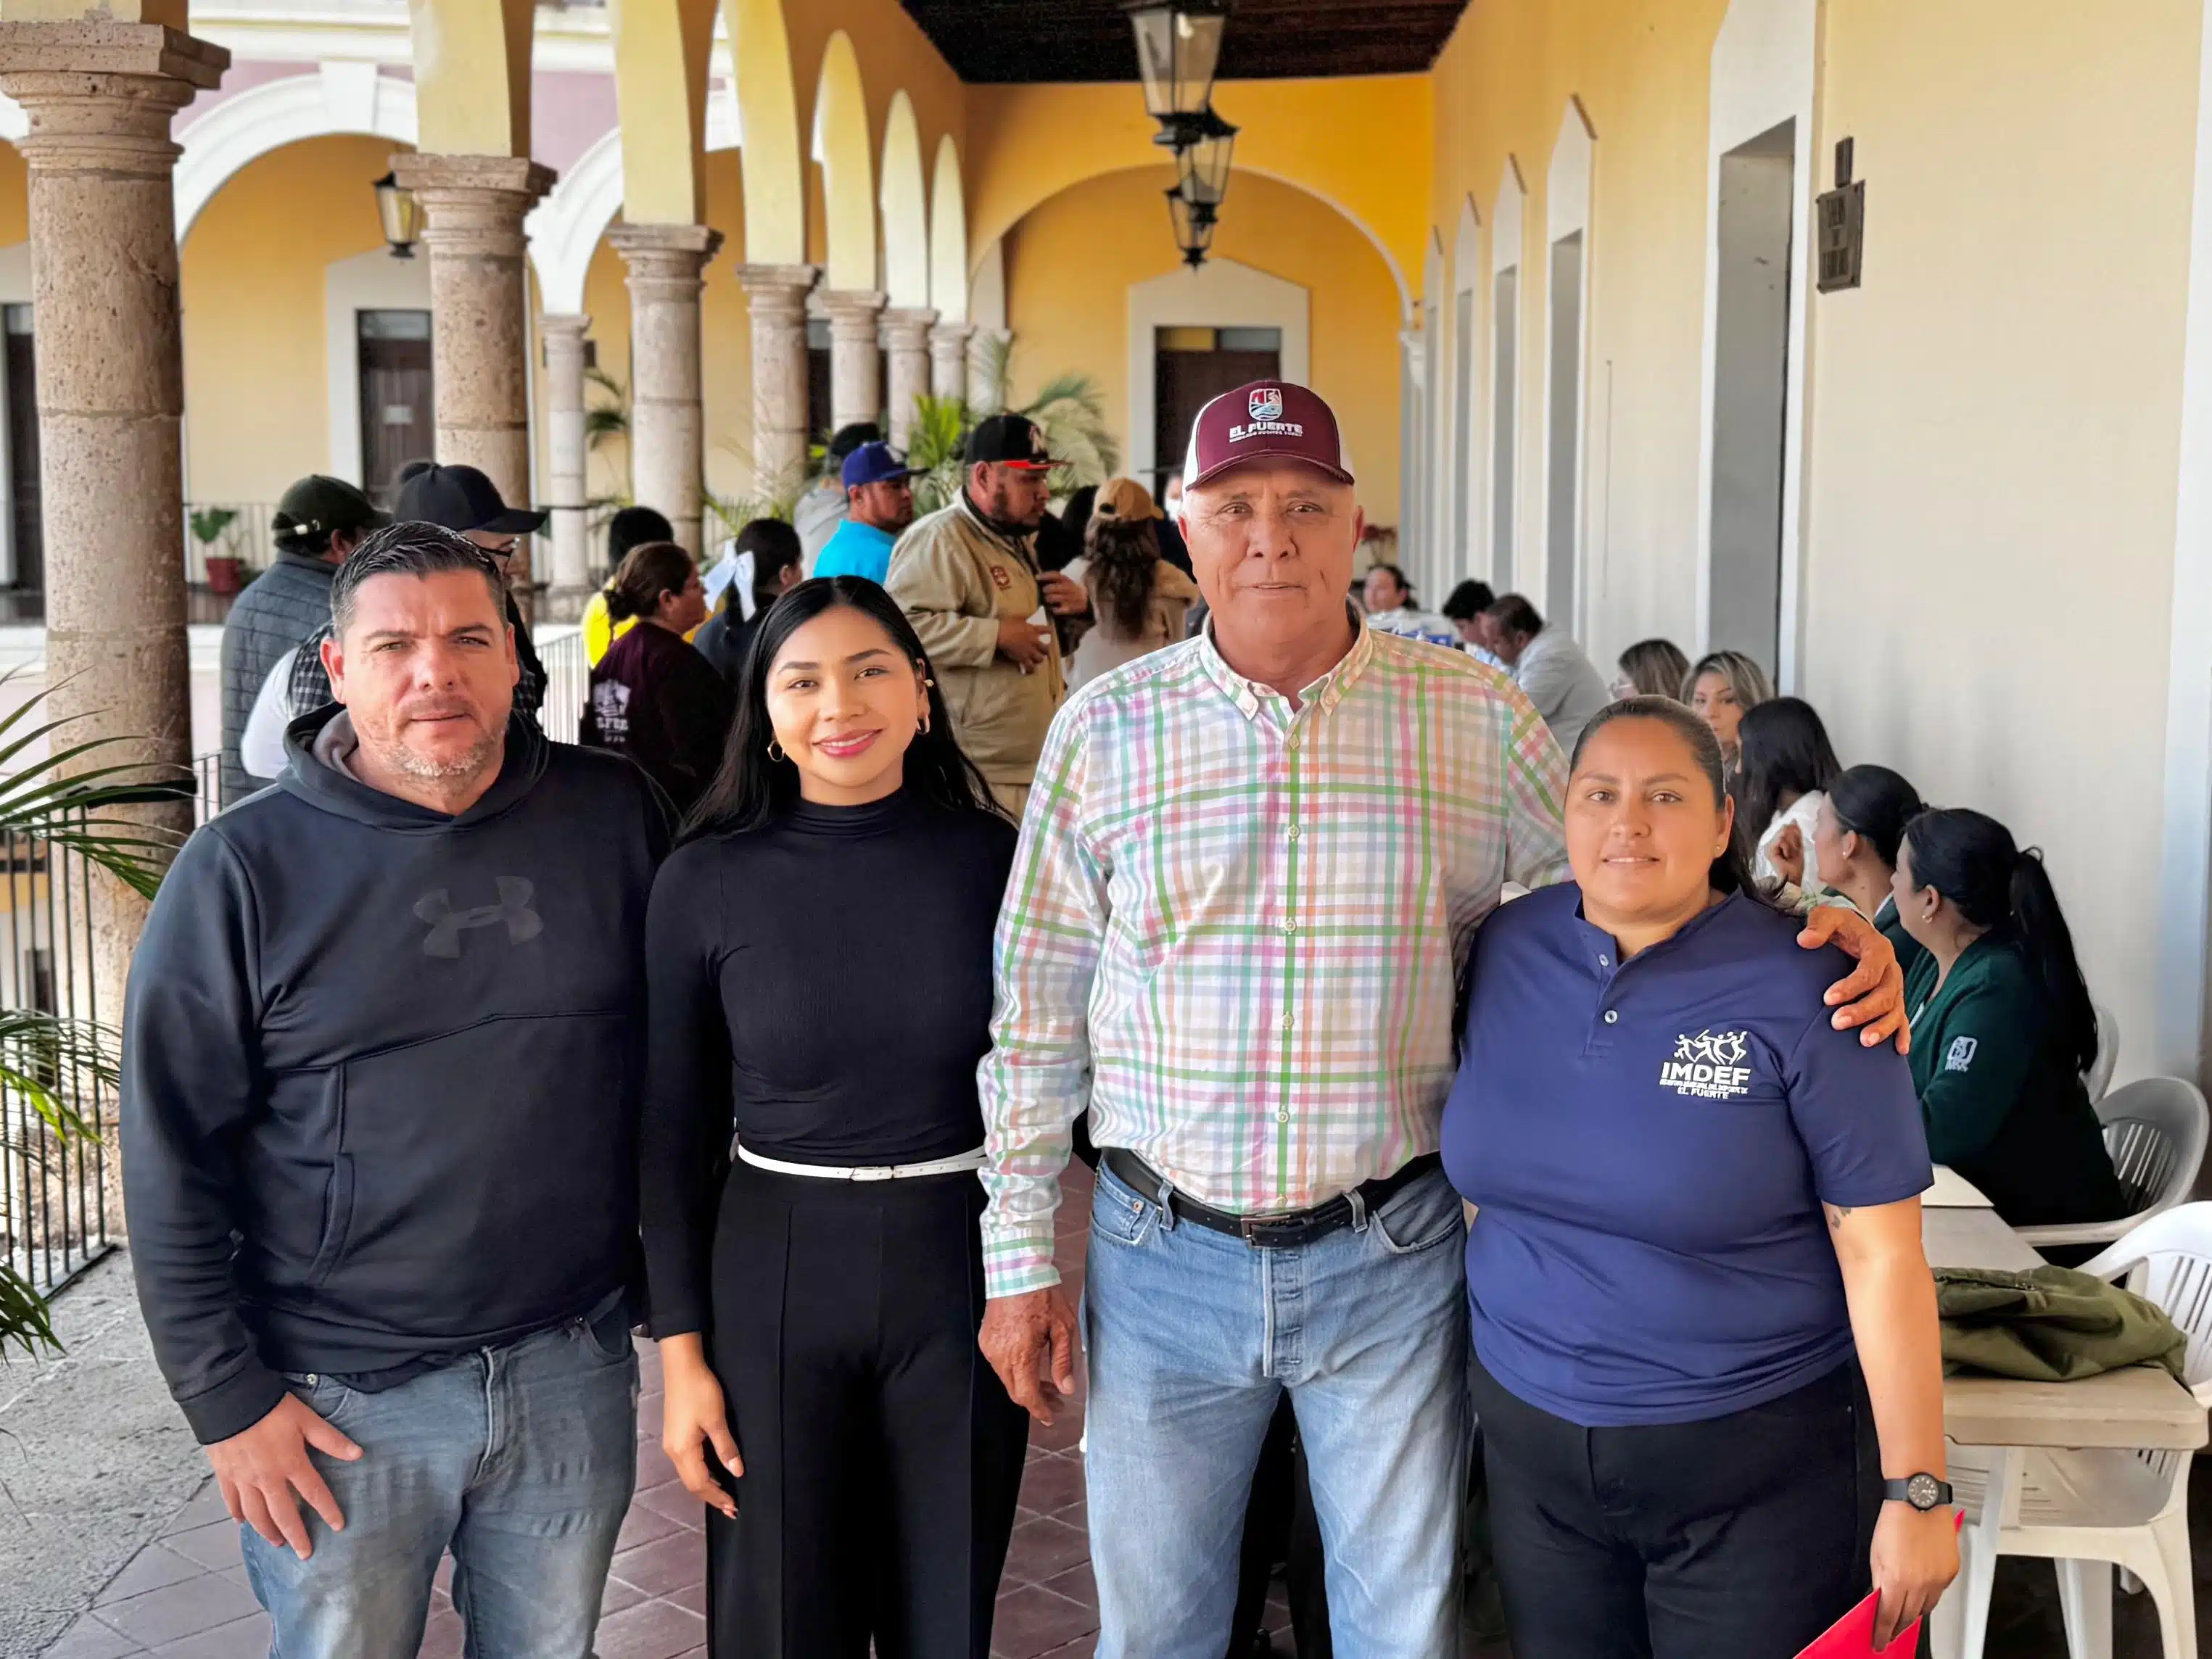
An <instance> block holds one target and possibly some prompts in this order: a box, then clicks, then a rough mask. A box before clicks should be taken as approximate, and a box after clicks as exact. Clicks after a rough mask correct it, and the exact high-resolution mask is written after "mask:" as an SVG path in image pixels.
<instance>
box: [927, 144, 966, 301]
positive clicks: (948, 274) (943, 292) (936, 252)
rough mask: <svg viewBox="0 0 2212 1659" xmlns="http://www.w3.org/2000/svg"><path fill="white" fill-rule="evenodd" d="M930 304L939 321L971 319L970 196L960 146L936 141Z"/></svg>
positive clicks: (930, 196)
mask: <svg viewBox="0 0 2212 1659" xmlns="http://www.w3.org/2000/svg"><path fill="white" fill-rule="evenodd" d="M929 303H930V305H931V307H933V309H934V310H935V311H936V313H937V316H938V320H939V321H940V322H946V323H964V322H966V321H967V320H968V198H967V193H966V191H964V190H963V187H962V185H961V182H960V146H959V145H958V144H957V143H954V142H953V140H952V135H951V133H949V132H948V133H946V134H945V136H944V137H942V138H939V140H938V141H937V178H936V180H935V182H934V184H933V185H932V187H931V189H930V192H929Z"/></svg>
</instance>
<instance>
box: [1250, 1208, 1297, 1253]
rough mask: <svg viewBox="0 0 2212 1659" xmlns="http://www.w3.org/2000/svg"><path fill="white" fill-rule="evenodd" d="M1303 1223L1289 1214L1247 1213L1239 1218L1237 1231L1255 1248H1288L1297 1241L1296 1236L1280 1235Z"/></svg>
mask: <svg viewBox="0 0 2212 1659" xmlns="http://www.w3.org/2000/svg"><path fill="white" fill-rule="evenodd" d="M1299 1225H1301V1224H1300V1223H1299V1222H1297V1221H1296V1220H1293V1219H1292V1218H1290V1217H1287V1216H1265V1215H1245V1216H1239V1217H1237V1231H1238V1232H1240V1233H1242V1234H1243V1236H1244V1242H1245V1243H1246V1244H1248V1245H1249V1246H1250V1247H1251V1248H1252V1249H1255V1250H1282V1249H1289V1248H1290V1247H1291V1245H1292V1244H1294V1243H1297V1240H1296V1239H1294V1238H1287V1237H1275V1236H1274V1235H1276V1234H1281V1233H1287V1232H1289V1231H1291V1230H1292V1229H1294V1228H1297V1226H1299Z"/></svg>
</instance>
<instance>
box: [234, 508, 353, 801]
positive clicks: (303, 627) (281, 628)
mask: <svg viewBox="0 0 2212 1659" xmlns="http://www.w3.org/2000/svg"><path fill="white" fill-rule="evenodd" d="M389 522H391V520H389V519H388V518H387V517H386V514H384V513H380V512H379V511H378V510H377V507H376V505H375V503H374V502H373V501H370V500H369V499H368V496H366V495H362V493H361V491H360V490H358V489H355V488H354V487H353V486H352V485H351V484H349V483H346V482H345V481H344V480H343V479H342V478H326V477H323V476H322V474H320V473H310V474H308V476H307V477H304V478H302V479H301V480H300V481H299V482H298V483H295V484H294V485H293V486H292V487H291V488H290V489H287V490H286V491H285V492H284V498H283V500H282V501H279V502H277V503H276V516H275V518H274V519H273V520H270V526H271V528H272V529H273V530H274V531H275V532H276V562H275V563H274V564H272V565H270V567H269V568H268V569H266V570H264V571H263V572H262V573H261V574H260V575H258V576H257V577H255V578H254V580H253V584H252V586H250V587H248V588H247V589H246V592H243V593H241V594H240V595H239V596H238V600H237V603H236V604H234V605H232V606H231V607H230V614H229V615H228V617H225V618H224V619H223V624H222V777H221V780H220V788H221V793H222V805H225V806H228V805H232V804H233V803H234V802H236V801H240V800H243V799H246V796H248V795H250V794H252V793H253V792H254V791H255V790H256V789H258V788H260V787H261V786H262V783H263V782H264V780H262V779H259V778H256V777H252V776H250V775H247V773H246V769H245V768H244V767H243V766H241V765H240V763H239V758H238V745H239V740H240V738H241V737H242V736H243V735H244V734H245V732H246V720H247V719H248V718H249V717H250V716H251V715H252V712H253V700H254V699H255V698H256V697H257V696H259V695H260V692H261V685H262V682H263V681H264V680H265V679H266V678H268V676H269V671H270V668H272V667H273V666H275V665H276V662H277V661H278V659H281V658H282V657H283V656H284V654H285V653H288V652H289V651H291V650H292V649H293V648H294V647H296V646H298V645H299V644H300V642H301V641H303V640H307V639H310V638H313V637H314V636H315V635H317V634H318V633H319V631H320V630H321V629H323V627H324V626H325V624H326V623H329V621H330V619H331V572H332V571H334V570H336V569H337V567H338V566H339V565H341V564H343V562H345V556H346V555H347V554H349V553H350V552H352V551H353V548H354V544H355V543H356V542H358V541H359V540H360V539H361V538H362V536H364V535H365V534H367V533H368V532H369V531H371V530H374V529H375V528H376V527H377V526H379V525H382V524H388V523H389ZM309 654H310V655H312V654H313V653H309ZM319 701H321V702H328V701H329V698H328V696H324V697H322V698H321V699H319Z"/></svg>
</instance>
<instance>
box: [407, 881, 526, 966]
mask: <svg viewBox="0 0 2212 1659" xmlns="http://www.w3.org/2000/svg"><path fill="white" fill-rule="evenodd" d="M536 892H537V888H535V887H534V886H532V884H530V883H529V882H526V881H525V880H524V879H523V878H521V877H520V876H501V877H500V878H499V902H498V903H496V904H478V905H474V906H471V908H468V909H466V910H456V909H455V908H453V900H452V899H451V898H450V897H449V896H447V891H446V890H445V889H444V888H442V887H441V888H439V889H437V890H435V892H428V893H425V894H423V895H422V897H421V898H418V899H416V901H415V914H416V915H418V916H420V917H422V920H423V921H427V922H428V923H429V924H430V932H429V935H428V937H427V938H426V939H423V941H422V954H423V955H424V956H426V957H449V958H450V957H459V955H460V954H461V934H462V933H464V932H465V930H467V929H469V928H471V927H490V926H491V925H492V924H493V923H494V922H495V921H503V922H505V923H506V924H507V943H508V944H509V945H520V944H521V943H522V942H523V941H524V940H525V939H536V938H537V937H538V934H540V933H544V931H545V919H544V917H543V916H540V915H538V912H537V911H535V910H533V909H532V908H530V901H531V898H532V895H534V894H535V893H536Z"/></svg>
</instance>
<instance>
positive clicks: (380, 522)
mask: <svg viewBox="0 0 2212 1659" xmlns="http://www.w3.org/2000/svg"><path fill="white" fill-rule="evenodd" d="M391 522H392V515H391V514H390V513H386V511H385V510H384V509H383V508H382V507H371V508H369V510H368V517H367V518H365V519H363V520H362V521H361V525H360V528H362V529H363V530H381V529H383V528H384V526H386V525H388V524H390V523H391Z"/></svg>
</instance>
